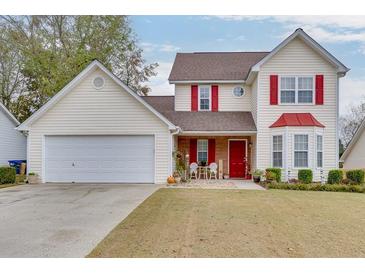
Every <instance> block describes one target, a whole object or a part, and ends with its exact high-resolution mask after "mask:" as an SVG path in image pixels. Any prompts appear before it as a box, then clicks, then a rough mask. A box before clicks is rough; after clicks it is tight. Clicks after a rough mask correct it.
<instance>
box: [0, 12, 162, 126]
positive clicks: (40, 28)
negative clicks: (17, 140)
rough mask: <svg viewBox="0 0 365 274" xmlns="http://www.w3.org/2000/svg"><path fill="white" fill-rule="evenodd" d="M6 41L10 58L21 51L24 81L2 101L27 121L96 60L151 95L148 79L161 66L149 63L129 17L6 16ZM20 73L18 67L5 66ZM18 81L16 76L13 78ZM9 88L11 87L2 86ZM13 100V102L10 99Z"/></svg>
mask: <svg viewBox="0 0 365 274" xmlns="http://www.w3.org/2000/svg"><path fill="white" fill-rule="evenodd" d="M0 24H1V25H0V32H1V33H2V30H7V32H4V33H5V34H4V35H3V36H4V37H1V39H2V43H1V44H4V45H7V46H8V48H9V50H10V51H9V52H8V53H6V56H8V58H7V59H11V57H10V56H11V55H12V54H15V53H17V54H18V57H19V58H18V59H15V60H18V61H17V62H16V64H17V65H18V66H17V68H19V80H18V81H20V80H21V81H20V83H21V84H20V83H19V84H17V85H15V80H11V81H9V82H10V83H11V85H13V86H15V87H16V88H15V89H16V90H17V91H16V92H13V93H11V95H10V98H9V95H7V94H9V92H7V93H6V94H5V95H1V98H0V99H1V100H2V101H4V102H7V104H8V105H7V107H9V108H10V109H11V110H12V111H13V112H14V113H15V114H16V116H17V117H18V118H19V119H20V120H24V119H26V118H27V117H28V116H29V115H31V114H32V113H33V112H34V111H35V110H37V109H38V108H40V107H41V106H42V105H43V104H44V103H45V102H47V101H48V100H49V98H51V97H52V96H53V95H54V94H55V93H57V92H58V91H59V90H60V89H62V87H63V86H65V85H66V84H67V83H68V82H69V81H70V80H72V78H74V77H75V76H76V75H77V74H78V73H79V72H80V71H81V70H82V69H83V68H85V66H87V65H88V64H89V63H90V62H91V61H92V60H94V59H98V60H99V61H100V62H102V63H103V64H104V65H105V66H106V67H108V68H109V69H110V70H111V71H112V72H113V73H114V74H115V75H117V76H118V77H119V78H120V79H121V80H122V81H124V82H125V83H126V84H127V85H128V86H129V87H131V88H132V90H135V91H136V92H137V93H138V94H144V95H147V94H148V92H149V88H148V87H147V86H146V85H145V82H146V81H147V80H148V79H149V78H150V77H151V76H154V75H156V73H155V68H156V67H157V64H156V63H154V64H146V62H145V60H144V59H143V57H142V50H141V49H140V48H139V47H138V46H137V39H136V36H135V34H134V33H133V31H132V29H131V27H130V23H129V20H128V18H127V17H126V16H2V17H1V20H0ZM5 70H6V72H7V73H10V72H11V74H12V75H13V74H15V75H16V73H15V72H16V70H15V69H14V66H11V65H10V64H7V65H6V66H5ZM12 79H15V76H13V77H12ZM4 89H5V90H9V88H4ZM8 102H9V103H8Z"/></svg>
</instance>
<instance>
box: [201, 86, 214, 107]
mask: <svg viewBox="0 0 365 274" xmlns="http://www.w3.org/2000/svg"><path fill="white" fill-rule="evenodd" d="M210 100H211V97H210V86H199V110H201V111H209V110H210V105H211V104H210Z"/></svg>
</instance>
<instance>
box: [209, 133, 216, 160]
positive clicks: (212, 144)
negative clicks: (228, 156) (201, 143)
mask: <svg viewBox="0 0 365 274" xmlns="http://www.w3.org/2000/svg"><path fill="white" fill-rule="evenodd" d="M214 162H215V139H209V140H208V164H210V163H214Z"/></svg>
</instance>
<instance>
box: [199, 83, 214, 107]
mask: <svg viewBox="0 0 365 274" xmlns="http://www.w3.org/2000/svg"><path fill="white" fill-rule="evenodd" d="M200 88H208V89H209V91H208V95H209V97H208V100H209V105H208V106H209V108H208V109H200ZM203 99H207V98H203ZM198 110H199V111H212V87H211V86H210V85H198Z"/></svg>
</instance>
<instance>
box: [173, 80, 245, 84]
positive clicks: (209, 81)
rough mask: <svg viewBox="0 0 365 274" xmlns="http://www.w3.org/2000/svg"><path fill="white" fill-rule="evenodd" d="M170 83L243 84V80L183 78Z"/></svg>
mask: <svg viewBox="0 0 365 274" xmlns="http://www.w3.org/2000/svg"><path fill="white" fill-rule="evenodd" d="M169 83H170V84H235V83H237V84H244V83H246V81H245V80H183V81H169Z"/></svg>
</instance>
